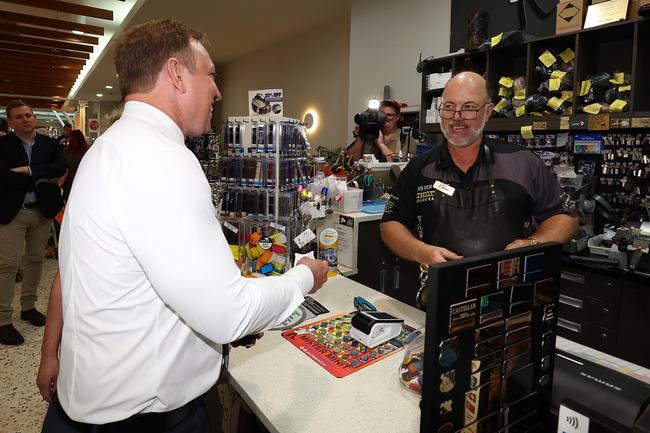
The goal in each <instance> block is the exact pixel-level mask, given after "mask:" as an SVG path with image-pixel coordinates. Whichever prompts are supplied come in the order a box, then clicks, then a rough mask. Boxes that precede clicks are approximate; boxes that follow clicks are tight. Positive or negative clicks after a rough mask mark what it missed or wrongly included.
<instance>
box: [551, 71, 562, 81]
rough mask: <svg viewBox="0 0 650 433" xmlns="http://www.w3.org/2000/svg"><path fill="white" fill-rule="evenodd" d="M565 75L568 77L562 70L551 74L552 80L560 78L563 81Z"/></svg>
mask: <svg viewBox="0 0 650 433" xmlns="http://www.w3.org/2000/svg"><path fill="white" fill-rule="evenodd" d="M565 75H566V72H564V71H560V70H557V71H553V72H551V78H560V79H562V77H564V76H565Z"/></svg>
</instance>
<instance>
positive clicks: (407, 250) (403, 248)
mask: <svg viewBox="0 0 650 433" xmlns="http://www.w3.org/2000/svg"><path fill="white" fill-rule="evenodd" d="M379 231H380V232H381V240H382V241H384V243H385V244H386V245H387V246H388V248H390V249H391V251H392V252H394V253H395V254H396V255H398V256H399V257H401V258H403V259H406V260H411V261H413V262H417V263H423V262H424V260H423V259H422V255H421V251H422V249H423V247H426V244H425V243H424V242H422V241H421V240H419V239H418V238H416V237H415V236H413V233H411V232H410V231H409V229H407V228H406V227H405V226H404V225H403V224H401V223H398V222H397V221H386V222H383V223H381V224H380V225H379Z"/></svg>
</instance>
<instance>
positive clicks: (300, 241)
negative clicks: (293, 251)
mask: <svg viewBox="0 0 650 433" xmlns="http://www.w3.org/2000/svg"><path fill="white" fill-rule="evenodd" d="M314 239H316V235H315V234H314V232H313V231H312V230H311V229H307V230H305V231H304V232H302V233H300V234H299V235H298V236H296V237H295V238H293V241H294V242H295V243H296V245H298V247H299V248H302V247H304V246H305V245H307V244H308V243H309V242H311V241H313V240H314Z"/></svg>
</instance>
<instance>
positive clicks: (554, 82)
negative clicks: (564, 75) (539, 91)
mask: <svg viewBox="0 0 650 433" xmlns="http://www.w3.org/2000/svg"><path fill="white" fill-rule="evenodd" d="M560 84H561V81H560V79H559V78H551V79H549V80H548V90H550V91H551V92H555V91H558V90H560Z"/></svg>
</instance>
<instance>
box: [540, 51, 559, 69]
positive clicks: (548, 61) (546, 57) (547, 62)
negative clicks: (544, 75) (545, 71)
mask: <svg viewBox="0 0 650 433" xmlns="http://www.w3.org/2000/svg"><path fill="white" fill-rule="evenodd" d="M539 60H540V61H541V62H542V63H544V66H546V67H547V68H549V67H551V65H552V64H553V63H555V62H556V61H557V59H556V58H555V56H554V55H553V54H551V52H550V51H548V50H546V51H544V52H543V53H542V55H541V56H539Z"/></svg>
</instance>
